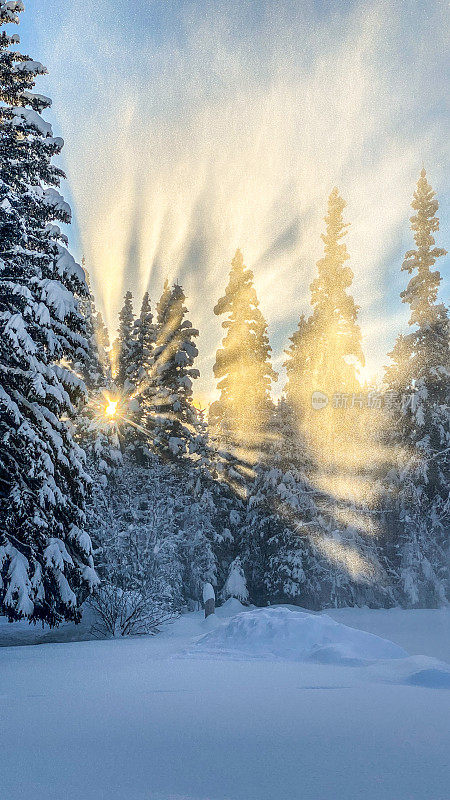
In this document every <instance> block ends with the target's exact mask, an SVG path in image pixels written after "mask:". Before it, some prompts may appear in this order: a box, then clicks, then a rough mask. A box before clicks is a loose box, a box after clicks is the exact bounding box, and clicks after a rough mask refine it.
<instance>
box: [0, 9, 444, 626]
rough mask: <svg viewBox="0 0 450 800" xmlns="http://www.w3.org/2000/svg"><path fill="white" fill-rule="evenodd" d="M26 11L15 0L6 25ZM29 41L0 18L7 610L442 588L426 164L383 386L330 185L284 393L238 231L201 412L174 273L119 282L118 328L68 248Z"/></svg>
mask: <svg viewBox="0 0 450 800" xmlns="http://www.w3.org/2000/svg"><path fill="white" fill-rule="evenodd" d="M22 10H23V4H22V3H21V2H17V1H16V0H15V1H14V2H5V1H4V0H1V1H0V24H1V25H2V26H3V25H5V24H7V23H13V24H14V23H18V21H19V14H20V12H21V11H22ZM18 43H19V39H18V37H17V36H16V35H14V34H10V33H6V32H5V30H4V29H3V28H2V33H1V36H0V99H1V101H2V102H1V106H0V157H1V162H0V326H1V336H0V442H1V445H0V614H4V615H5V616H7V617H8V619H9V620H10V621H11V622H12V621H17V620H22V619H25V620H29V621H30V622H42V623H44V624H46V625H49V626H51V627H54V626H58V625H59V624H60V623H61V622H63V621H66V620H71V621H75V622H78V621H80V619H81V617H82V614H83V611H84V609H85V608H86V607H87V606H88V605H89V606H90V608H91V609H93V610H94V611H95V613H96V620H97V622H96V630H97V631H98V635H99V636H115V635H122V636H125V635H128V634H136V633H155V632H157V631H158V630H159V629H160V626H161V625H162V623H163V622H164V621H165V620H169V619H173V618H174V617H176V616H177V615H179V614H180V613H181V612H183V611H185V610H194V609H197V608H199V607H200V606H201V603H202V599H203V587H204V584H205V583H209V584H211V585H212V586H213V587H214V592H215V595H216V599H217V602H218V603H219V604H220V603H221V602H225V601H226V600H227V599H229V598H236V599H237V600H239V601H240V602H241V603H243V604H244V605H246V604H253V605H255V606H258V607H262V606H271V605H274V604H278V603H289V604H293V605H297V606H300V607H302V608H306V609H312V610H320V609H327V608H335V607H341V606H369V607H371V608H391V607H394V606H402V607H404V608H418V607H420V608H422V607H429V608H435V607H439V606H441V605H443V604H445V603H446V602H448V600H449V595H450V583H449V576H448V567H449V557H450V549H449V548H450V543H449V528H450V526H449V519H450V504H449V494H448V485H449V454H450V425H449V350H448V344H449V312H448V309H447V307H446V306H445V304H444V303H442V302H441V300H440V297H439V294H438V293H439V287H440V283H441V275H440V272H439V264H440V263H441V262H440V260H441V259H443V257H444V256H445V255H446V251H445V250H444V249H443V248H442V247H441V245H440V242H439V235H438V232H439V218H438V200H437V197H436V195H435V192H434V191H433V188H432V186H431V184H430V182H429V178H428V177H427V173H426V171H425V169H424V168H422V169H420V165H419V168H418V180H417V185H416V187H415V188H413V187H412V190H411V193H412V197H411V207H412V213H411V211H410V210H409V209H408V208H405V210H404V213H405V218H406V217H408V215H411V216H410V220H411V235H410V246H411V249H409V250H408V251H407V252H406V253H405V255H404V260H403V264H402V268H401V269H402V281H403V288H402V291H401V300H402V302H403V303H405V304H406V305H407V306H408V307H409V311H410V319H409V327H408V330H407V331H406V332H400V331H399V333H398V337H397V339H396V342H395V345H394V347H393V349H392V351H391V352H390V353H386V368H385V372H384V379H383V381H382V383H377V384H376V385H371V384H370V383H367V381H364V380H363V379H362V378H361V368H362V367H363V366H364V352H363V348H362V336H361V329H360V326H359V322H358V311H359V309H358V306H357V305H356V303H355V301H354V299H353V296H352V281H353V272H352V269H351V267H350V266H349V263H351V253H349V252H348V250H347V246H346V239H345V237H346V233H347V230H348V226H349V224H351V220H349V219H347V216H346V213H345V207H346V203H345V199H344V198H342V197H341V195H340V192H339V190H338V189H337V188H333V189H332V191H331V193H330V195H329V197H328V199H327V198H326V197H324V214H325V216H324V223H323V233H322V237H321V239H322V242H320V241H318V242H317V251H318V253H319V254H320V253H321V252H322V256H321V257H320V258H319V260H318V261H317V264H316V272H315V277H314V280H313V281H312V283H311V285H310V287H307V289H308V290H309V297H310V311H309V314H307V315H305V314H302V315H299V321H298V326H297V328H296V330H295V331H293V332H292V335H291V337H290V339H289V340H288V341H287V342H286V345H285V363H284V366H285V369H286V374H287V382H286V384H285V386H284V387H283V391H282V396H281V399H278V400H277V401H276V402H275V401H274V399H273V385H274V381H275V380H276V378H277V375H276V372H275V370H274V368H273V366H272V362H271V346H270V342H269V337H268V332H267V322H268V321H267V320H266V319H265V318H264V316H263V314H262V312H261V310H260V307H259V302H258V296H257V292H256V289H255V276H254V274H253V272H252V270H251V269H250V268H249V267H248V266H246V264H245V252H241V250H240V249H239V245H241V244H242V243H240V242H236V248H237V249H236V251H235V252H234V254H233V253H223V263H224V264H229V266H228V267H227V269H226V270H224V274H223V294H222V296H221V297H218V298H217V303H216V305H215V306H214V308H211V317H212V318H213V316H214V315H216V316H217V317H219V319H220V320H221V321H222V327H223V331H224V333H223V340H222V344H221V346H220V347H219V349H218V350H217V353H216V358H215V364H214V378H215V380H216V382H217V390H218V399H217V400H215V401H214V402H213V403H211V405H210V407H209V409H202V408H200V407H199V403H197V402H195V401H194V398H195V381H196V379H197V378H198V377H199V371H198V369H197V367H196V360H197V358H198V355H199V354H198V349H197V346H196V338H197V336H198V330H197V329H196V327H195V319H193V320H192V321H191V319H190V317H189V311H188V307H189V297H186V296H185V293H184V291H183V287H182V286H181V285H179V284H178V283H174V284H172V283H170V282H169V281H168V280H167V281H165V283H164V285H163V286H161V287H160V292H161V294H160V297H159V298H158V297H149V294H148V292H146V293H145V294H144V296H143V297H136V298H133V296H132V293H131V292H130V291H127V292H126V294H125V297H124V302H123V307H122V309H121V311H120V315H119V328H118V331H117V333H116V332H113V331H108V330H107V328H106V326H105V324H104V321H103V318H102V314H101V313H100V311H99V310H98V308H97V304H96V299H95V298H94V296H93V293H92V291H91V288H90V280H89V264H88V263H84V262H83V264H82V265H79V264H77V263H76V261H75V259H74V258H73V256H72V255H71V253H70V252H69V249H68V240H67V236H66V233H65V232H64V227H61V226H64V225H67V224H68V223H70V220H71V211H70V207H69V205H68V204H67V203H66V201H65V200H64V198H63V197H62V195H61V194H60V192H59V187H60V182H61V180H62V179H63V178H64V177H65V176H64V173H63V171H62V169H61V168H60V167H59V166H58V165H57V164H55V157H56V158H57V157H58V156H59V154H60V152H61V150H62V147H63V141H62V139H60V138H59V137H55V136H54V135H53V131H52V128H51V125H50V124H49V123H48V122H46V121H45V119H44V116H45V110H46V109H48V108H49V107H50V105H51V101H50V99H49V98H47V97H45V96H44V95H41V94H38V93H36V92H35V91H34V86H35V80H36V79H37V78H38V77H39V76H42V75H43V74H45V68H44V67H43V65H42V64H41V63H40V62H37V61H34V60H33V59H32V58H30V57H29V56H27V55H23V54H22V53H21V52H19V51H18V49H17V45H18ZM43 114H44V116H43ZM432 166H433V165H430V167H431V168H432ZM330 188H331V187H330ZM374 225H375V221H374ZM107 279H108V276H107V275H105V280H107ZM389 290H391V289H390V287H388V291H389ZM293 302H294V303H295V298H293Z"/></svg>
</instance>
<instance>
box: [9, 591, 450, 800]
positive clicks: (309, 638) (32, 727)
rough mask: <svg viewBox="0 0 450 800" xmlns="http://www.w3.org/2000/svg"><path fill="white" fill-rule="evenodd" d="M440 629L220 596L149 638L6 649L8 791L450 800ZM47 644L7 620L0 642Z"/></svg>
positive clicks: (109, 797) (182, 799)
mask: <svg viewBox="0 0 450 800" xmlns="http://www.w3.org/2000/svg"><path fill="white" fill-rule="evenodd" d="M240 612H241V613H240ZM333 620H334V622H333ZM347 626H349V627H347ZM355 629H356V630H355ZM358 629H359V630H358ZM449 630H450V613H449V610H423V611H422V610H418V611H403V610H400V609H392V610H383V611H372V610H368V609H340V610H337V611H332V612H328V613H327V615H316V614H305V613H302V612H301V611H300V610H299V609H293V607H288V606H278V607H275V608H273V609H269V610H268V609H259V610H252V609H250V610H248V611H245V612H243V613H242V610H241V608H240V607H239V604H238V603H237V601H228V603H227V604H226V605H225V607H223V608H222V609H219V610H218V614H217V615H216V618H215V619H213V620H212V621H209V620H208V621H206V622H205V621H204V620H203V619H202V613H201V612H198V613H193V614H187V615H185V616H183V617H182V618H181V619H179V620H177V621H176V622H175V623H174V624H173V625H171V626H169V628H168V629H167V630H166V631H165V632H164V633H163V634H161V635H160V636H158V637H153V638H152V637H142V638H133V639H125V640H120V641H119V640H114V641H111V640H109V641H93V640H91V641H72V640H73V639H74V638H79V637H80V636H81V637H86V636H87V635H88V634H87V632H86V624H85V626H84V627H77V628H75V627H74V626H71V625H65V626H63V627H62V628H61V629H60V630H59V631H58V632H56V633H55V632H52V633H51V634H50V636H49V635H48V634H45V635H44V638H45V637H46V639H47V641H46V642H45V643H43V644H38V646H33V647H31V646H4V647H3V648H2V649H0V670H1V676H2V680H1V686H0V714H1V720H2V732H3V735H2V745H1V748H0V797H1V800H19V798H20V800H29V799H31V798H33V800H94V799H95V800H356V799H357V798H358V800H359V798H364V800H448V797H449V786H450V769H449V752H450V724H449V718H450V667H449V665H448V664H447V663H445V662H450V633H449ZM361 631H365V632H367V633H368V634H371V635H367V633H366V634H364V633H362V632H361ZM42 636H43V634H42V630H40V629H39V628H29V627H28V626H25V625H23V624H21V623H19V624H14V625H8V624H7V623H6V622H5V621H4V620H0V642H1V643H2V644H4V645H13V644H15V645H17V644H25V643H29V644H30V643H33V642H39V641H41V640H42ZM55 637H59V638H60V639H63V640H64V641H63V642H62V643H54V642H51V641H49V638H50V639H51V638H55ZM200 637H203V638H200ZM386 640H388V641H386Z"/></svg>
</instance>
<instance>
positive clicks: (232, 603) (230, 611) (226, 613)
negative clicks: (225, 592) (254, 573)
mask: <svg viewBox="0 0 450 800" xmlns="http://www.w3.org/2000/svg"><path fill="white" fill-rule="evenodd" d="M242 611H245V606H244V605H243V604H242V603H241V601H240V600H237V599H236V597H230V598H228V600H226V601H225V603H222V605H221V606H218V608H216V614H217V615H218V616H219V617H224V618H226V617H235V616H236V614H240V613H241V612H242Z"/></svg>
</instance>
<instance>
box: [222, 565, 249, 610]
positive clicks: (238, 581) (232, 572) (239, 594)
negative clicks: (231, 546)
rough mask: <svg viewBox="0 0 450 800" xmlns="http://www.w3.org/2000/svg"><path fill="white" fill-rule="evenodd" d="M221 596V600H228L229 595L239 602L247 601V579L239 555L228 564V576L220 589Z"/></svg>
mask: <svg viewBox="0 0 450 800" xmlns="http://www.w3.org/2000/svg"><path fill="white" fill-rule="evenodd" d="M221 597H222V599H223V600H229V599H230V597H234V598H235V599H236V600H239V601H240V602H241V603H246V602H247V601H248V589H247V581H246V578H245V575H244V570H243V568H242V563H241V559H240V558H239V556H237V557H236V558H235V559H234V561H233V562H232V563H231V564H230V569H229V570H228V577H227V579H226V581H225V584H224V587H223V589H222V592H221Z"/></svg>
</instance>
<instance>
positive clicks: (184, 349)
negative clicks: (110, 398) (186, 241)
mask: <svg viewBox="0 0 450 800" xmlns="http://www.w3.org/2000/svg"><path fill="white" fill-rule="evenodd" d="M184 303H185V295H184V292H183V289H182V288H181V286H179V285H177V284H176V285H174V286H173V287H172V288H169V285H168V282H167V281H166V283H165V285H164V290H163V294H162V296H161V299H160V301H159V303H158V305H157V325H158V333H157V340H156V344H155V348H154V351H153V359H152V361H153V364H152V365H151V368H150V371H151V379H150V381H149V384H148V386H147V387H146V388H145V389H143V391H142V393H141V409H142V418H143V425H144V427H145V428H146V430H149V431H150V432H151V434H150V443H151V446H152V447H153V448H154V449H155V450H156V451H157V452H159V453H161V454H163V455H164V456H165V457H170V458H182V457H183V456H185V455H189V454H191V453H194V452H196V451H197V449H198V448H201V441H200V440H201V436H200V435H199V430H198V424H197V423H198V419H197V411H196V409H195V408H194V406H193V404H192V381H193V380H194V379H195V378H198V376H199V374H200V373H199V371H198V369H196V368H195V367H194V361H195V359H196V357H197V355H198V350H197V347H196V345H195V341H194V340H195V338H196V337H197V336H198V331H197V330H196V329H195V328H193V327H192V324H191V322H189V320H188V319H186V313H187V308H186V307H185V305H184Z"/></svg>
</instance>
